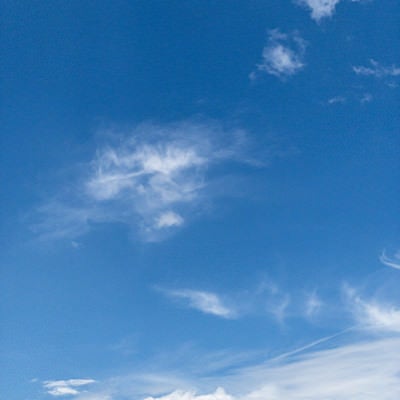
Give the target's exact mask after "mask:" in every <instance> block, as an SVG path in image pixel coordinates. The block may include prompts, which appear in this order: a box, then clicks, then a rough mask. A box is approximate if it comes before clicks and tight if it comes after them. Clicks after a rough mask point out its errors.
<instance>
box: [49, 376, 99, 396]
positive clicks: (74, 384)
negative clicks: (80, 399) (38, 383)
mask: <svg viewBox="0 0 400 400" xmlns="http://www.w3.org/2000/svg"><path fill="white" fill-rule="evenodd" d="M95 382H96V381H95V380H93V379H68V380H57V381H44V382H43V387H44V388H45V389H46V390H47V393H48V394H50V395H52V396H68V395H74V396H76V395H78V394H79V393H80V390H78V388H80V387H82V386H87V385H89V384H91V383H95Z"/></svg>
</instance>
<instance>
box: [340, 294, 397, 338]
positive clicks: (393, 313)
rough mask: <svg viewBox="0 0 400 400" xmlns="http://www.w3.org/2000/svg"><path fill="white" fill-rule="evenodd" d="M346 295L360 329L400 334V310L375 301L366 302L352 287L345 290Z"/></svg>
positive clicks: (391, 305)
mask: <svg viewBox="0 0 400 400" xmlns="http://www.w3.org/2000/svg"><path fill="white" fill-rule="evenodd" d="M345 293H346V295H347V297H348V299H349V301H350V307H351V311H352V312H353V315H354V318H355V320H356V321H357V323H358V324H359V327H360V328H362V329H366V330H370V331H375V332H383V333H400V308H398V307H397V306H395V305H393V304H384V303H381V302H379V301H377V300H375V299H374V300H370V301H366V300H364V299H363V298H362V297H361V296H360V295H359V294H358V293H357V291H356V290H355V289H353V288H350V287H346V288H345Z"/></svg>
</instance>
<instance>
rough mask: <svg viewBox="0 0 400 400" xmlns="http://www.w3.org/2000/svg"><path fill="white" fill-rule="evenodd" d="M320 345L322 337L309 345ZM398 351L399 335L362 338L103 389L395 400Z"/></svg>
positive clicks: (245, 397)
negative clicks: (220, 370)
mask: <svg viewBox="0 0 400 400" xmlns="http://www.w3.org/2000/svg"><path fill="white" fill-rule="evenodd" d="M334 336H335V335H334ZM334 336H332V337H334ZM318 343H321V341H315V342H314V343H312V344H311V346H313V345H315V346H317V345H318ZM303 349H308V350H309V349H310V347H309V346H303ZM300 350H301V348H300ZM399 352H400V339H399V338H398V337H395V338H385V339H380V340H366V341H365V340H364V341H362V342H359V343H357V342H356V343H352V344H346V345H338V346H334V347H331V348H329V349H322V350H315V351H307V352H303V353H301V352H297V351H293V352H290V353H289V354H288V356H286V357H281V358H275V359H273V360H267V361H265V362H262V363H257V364H253V365H251V366H242V367H237V368H235V369H234V370H229V372H228V373H227V374H226V375H223V374H222V375H221V374H218V375H213V376H207V375H204V374H203V373H201V372H200V373H199V374H198V375H197V376H190V374H188V373H186V374H183V375H179V374H178V375H179V376H180V378H177V377H174V376H173V375H172V376H171V375H170V374H162V373H160V374H159V375H152V376H150V377H149V376H148V375H146V374H144V375H133V376H129V377H126V378H115V377H114V378H112V379H110V380H109V381H108V382H104V387H103V389H102V390H103V392H104V393H105V392H107V390H108V393H111V394H110V395H109V397H107V399H110V400H117V399H119V398H145V399H146V400H266V399H268V400H282V399H290V400H304V399H307V400H321V399H335V400H348V399H352V400H369V399H370V400H376V399H379V400H397V399H398V398H400V374H399V372H400V367H399V362H398V354H399ZM185 370H186V369H185V367H182V371H185ZM149 379H151V380H150V381H149ZM143 380H144V381H145V382H147V383H143V382H142V381H143ZM149 382H152V386H149V385H148V383H149ZM107 388H108V389H107ZM216 388H219V389H217V390H216ZM144 389H146V390H148V394H147V395H146V394H145V395H143V393H144ZM103 392H102V391H99V392H98V394H99V396H98V397H96V396H95V392H94V393H93V394H92V396H93V397H88V396H86V395H79V396H77V399H78V400H87V399H97V398H101V399H103V398H105V397H104V394H102V393H103ZM165 393H170V394H165ZM102 396H103V397H102Z"/></svg>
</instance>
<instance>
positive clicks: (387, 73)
mask: <svg viewBox="0 0 400 400" xmlns="http://www.w3.org/2000/svg"><path fill="white" fill-rule="evenodd" d="M369 62H370V64H371V65H370V66H369V67H365V66H353V71H354V72H355V73H356V74H357V75H364V76H373V77H375V78H385V77H396V76H400V67H398V66H397V65H394V64H393V65H390V66H384V65H381V64H380V63H379V62H378V61H375V60H373V59H371V60H369Z"/></svg>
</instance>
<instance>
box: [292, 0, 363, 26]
mask: <svg viewBox="0 0 400 400" xmlns="http://www.w3.org/2000/svg"><path fill="white" fill-rule="evenodd" d="M294 1H295V2H296V3H297V4H300V5H302V6H304V7H307V8H308V9H309V10H310V11H311V18H312V19H314V20H315V21H317V22H320V21H321V19H323V18H329V17H331V16H332V15H333V14H334V13H335V10H336V6H337V5H338V4H339V3H340V2H341V1H342V0H294ZM363 1H364V0H351V2H353V3H362V2H363Z"/></svg>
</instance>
